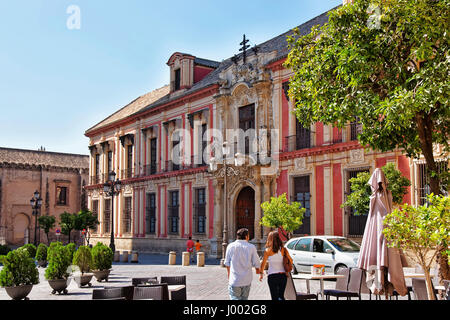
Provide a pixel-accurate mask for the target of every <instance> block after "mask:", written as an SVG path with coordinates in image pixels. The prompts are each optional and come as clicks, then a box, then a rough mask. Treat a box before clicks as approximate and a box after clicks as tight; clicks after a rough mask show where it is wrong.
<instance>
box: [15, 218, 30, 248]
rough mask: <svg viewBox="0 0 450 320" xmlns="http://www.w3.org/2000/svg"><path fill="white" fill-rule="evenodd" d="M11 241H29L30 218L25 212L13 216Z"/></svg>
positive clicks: (23, 242)
mask: <svg viewBox="0 0 450 320" xmlns="http://www.w3.org/2000/svg"><path fill="white" fill-rule="evenodd" d="M13 227H14V229H13V230H14V232H13V243H14V244H25V243H26V242H29V240H30V239H29V228H30V218H29V217H28V216H27V215H26V214H25V213H19V214H17V215H16V216H15V217H14V224H13Z"/></svg>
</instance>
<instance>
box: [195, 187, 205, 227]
mask: <svg viewBox="0 0 450 320" xmlns="http://www.w3.org/2000/svg"><path fill="white" fill-rule="evenodd" d="M194 227H195V229H194V230H195V233H205V231H206V190H205V188H200V189H195V203H194Z"/></svg>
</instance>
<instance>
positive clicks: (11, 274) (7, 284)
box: [0, 248, 39, 300]
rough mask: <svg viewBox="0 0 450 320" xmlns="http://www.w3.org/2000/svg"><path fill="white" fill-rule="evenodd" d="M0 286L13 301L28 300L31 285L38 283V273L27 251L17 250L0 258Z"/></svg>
mask: <svg viewBox="0 0 450 320" xmlns="http://www.w3.org/2000/svg"><path fill="white" fill-rule="evenodd" d="M1 260H2V264H3V268H2V270H1V271H0V286H2V287H4V288H5V290H6V293H7V294H8V295H9V296H10V297H11V298H12V299H13V300H22V299H25V300H28V298H27V296H28V294H29V293H30V292H31V289H32V288H33V285H35V284H38V283H39V271H38V269H37V267H36V264H35V263H34V260H33V259H32V258H30V255H29V253H28V251H27V250H26V249H24V248H19V249H17V250H13V251H10V252H8V254H7V255H6V256H2V257H1Z"/></svg>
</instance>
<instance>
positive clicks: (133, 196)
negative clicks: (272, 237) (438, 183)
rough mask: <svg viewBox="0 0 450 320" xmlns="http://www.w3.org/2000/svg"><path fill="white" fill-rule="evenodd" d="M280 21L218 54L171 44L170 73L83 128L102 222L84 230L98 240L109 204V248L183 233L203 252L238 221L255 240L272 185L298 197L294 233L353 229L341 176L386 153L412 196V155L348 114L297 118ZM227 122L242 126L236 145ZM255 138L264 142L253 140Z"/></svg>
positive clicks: (162, 247)
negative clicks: (347, 120) (367, 142)
mask: <svg viewBox="0 0 450 320" xmlns="http://www.w3.org/2000/svg"><path fill="white" fill-rule="evenodd" d="M326 21H327V13H323V14H322V15H319V16H317V17H315V18H313V19H312V20H310V21H308V22H306V23H304V24H302V25H300V26H299V27H298V28H299V30H300V32H301V33H302V34H307V33H308V32H309V31H310V29H311V27H313V26H315V25H321V24H323V23H325V22H326ZM291 33H292V32H291V31H289V32H286V33H284V34H282V35H279V36H277V37H275V38H273V39H271V40H268V41H266V42H264V43H262V44H260V45H257V46H255V47H252V48H243V49H242V52H241V53H239V54H238V55H235V56H234V57H232V58H229V59H226V60H224V61H222V62H216V61H211V60H207V59H202V58H198V57H195V56H192V55H190V54H186V53H180V52H176V53H174V54H172V56H171V57H170V59H169V60H168V62H167V64H168V66H169V67H170V79H171V82H170V85H167V86H164V87H162V88H160V89H157V90H155V91H152V92H150V93H148V94H146V95H143V96H141V97H139V98H137V99H136V100H134V101H132V102H131V103H130V104H128V105H126V106H125V107H123V108H122V109H120V110H119V111H117V112H116V113H114V114H113V115H111V116H110V117H108V118H106V119H105V120H103V121H102V122H100V123H98V124H97V125H95V126H94V127H92V128H90V129H88V130H87V131H86V133H85V134H86V136H87V137H89V138H90V145H89V148H90V181H89V185H88V186H86V188H85V189H86V190H87V192H88V198H89V204H88V205H89V207H90V209H91V210H92V211H94V212H96V213H98V216H99V221H100V222H101V223H100V225H99V226H98V228H97V230H96V231H95V234H94V236H93V238H92V240H93V241H94V242H95V241H103V242H105V243H109V237H110V232H111V214H113V219H114V234H115V243H116V248H118V250H139V251H147V252H161V253H168V252H169V251H172V250H174V251H178V252H180V251H184V250H185V243H186V240H187V239H188V237H189V236H192V238H193V239H194V240H196V239H199V240H200V242H201V243H202V244H203V245H204V247H203V248H205V252H206V253H207V254H208V255H209V256H212V257H220V256H221V254H222V241H223V239H224V237H225V238H226V239H227V240H228V241H232V240H234V236H235V233H236V230H237V229H238V228H240V227H247V228H248V229H249V230H250V237H251V240H250V241H251V242H252V243H254V244H255V245H256V246H257V248H258V250H262V249H263V247H264V243H265V237H266V236H267V233H268V229H267V228H264V227H262V226H261V225H260V220H261V216H262V214H263V213H262V209H261V203H262V202H264V201H268V200H270V197H272V196H278V195H280V194H282V193H286V194H287V197H288V200H290V201H294V200H295V201H298V202H301V203H302V205H303V207H305V208H306V209H307V211H306V214H305V218H304V220H303V225H302V226H301V227H300V228H299V229H298V230H296V232H295V234H296V235H303V234H312V235H321V234H327V235H339V236H350V237H358V236H361V235H362V234H363V229H364V225H365V219H366V217H365V216H354V215H353V214H352V212H351V211H350V210H347V209H343V208H341V204H342V203H343V202H344V201H345V197H346V195H347V194H348V193H349V192H350V188H349V183H348V180H349V179H350V178H351V177H353V176H355V175H356V174H357V173H358V172H360V171H364V170H367V171H370V172H373V170H374V169H375V168H377V167H381V166H383V165H385V164H386V163H388V162H393V163H395V164H396V165H397V168H398V169H399V170H400V171H401V172H402V173H403V175H405V176H406V177H408V178H409V179H410V180H411V182H412V186H411V188H409V190H408V194H407V195H406V196H405V199H404V200H405V202H409V203H418V202H419V201H420V199H421V198H423V192H422V191H423V189H424V187H425V182H424V179H423V177H424V166H423V164H421V163H420V162H414V161H413V160H411V159H409V158H407V157H405V156H404V155H403V154H402V153H401V151H399V150H394V151H392V152H388V153H380V152H376V151H373V150H365V149H364V148H363V147H362V146H361V145H360V144H359V143H358V142H357V134H358V130H359V129H360V128H359V126H358V123H357V122H355V123H351V124H349V125H348V127H347V128H345V129H343V130H338V129H337V128H333V127H332V126H327V125H323V124H321V123H316V124H315V125H313V126H311V127H310V128H304V127H302V126H301V124H300V123H299V122H298V121H297V120H296V118H295V116H294V115H293V113H292V111H293V108H294V104H293V101H292V99H290V98H289V96H288V95H287V89H288V85H289V78H290V76H291V75H292V71H291V70H288V69H286V68H284V67H283V62H284V61H285V59H286V57H287V54H288V47H287V41H286V37H287V35H289V34H291ZM245 43H246V42H245V39H244V41H243V43H242V44H243V45H245ZM230 129H242V130H243V131H244V132H251V134H246V135H245V136H244V138H243V143H238V148H235V147H236V139H235V136H234V134H235V131H233V130H230ZM180 132H181V133H180ZM255 136H256V137H257V138H256V140H254V139H253V138H254V137H255ZM202 138H203V139H202ZM241 138H242V137H241ZM224 141H226V142H227V143H228V147H231V148H229V149H231V151H230V152H229V153H228V160H227V161H226V169H225V168H224V164H223V161H220V159H221V157H220V153H221V150H222V149H221V147H218V148H217V146H222V143H223V142H224ZM239 141H241V140H239ZM249 141H250V143H249ZM254 142H255V143H254ZM255 144H257V145H258V146H265V147H264V148H259V147H257V148H256V152H255V151H254V150H255V149H253V148H252V147H253V146H254V145H255ZM214 146H215V147H216V148H214ZM178 151H179V152H178ZM236 151H239V152H236ZM236 153H237V155H236ZM174 155H175V156H174ZM176 155H178V156H176ZM202 155H205V157H202ZM255 155H256V157H255ZM262 156H265V157H266V158H265V159H264V157H262ZM267 157H270V158H269V159H270V161H265V160H267ZM175 158H176V159H175ZM230 158H231V160H230ZM178 159H179V160H180V161H178ZM218 159H219V161H218ZM225 170H226V171H225ZM110 171H114V172H116V174H117V177H118V178H119V179H120V180H121V181H122V188H121V191H120V193H119V194H118V195H117V196H115V197H114V198H113V201H114V204H113V205H114V206H113V208H114V209H113V213H111V201H112V199H111V198H110V197H109V196H107V195H106V194H104V193H103V183H104V182H105V181H106V180H107V176H108V174H107V173H108V172H110ZM225 172H226V173H227V174H225ZM224 231H225V233H224Z"/></svg>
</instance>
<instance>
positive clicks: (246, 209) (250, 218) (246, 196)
mask: <svg viewBox="0 0 450 320" xmlns="http://www.w3.org/2000/svg"><path fill="white" fill-rule="evenodd" d="M235 212H236V231H237V230H239V229H240V228H247V229H248V231H249V235H250V239H253V238H254V237H255V190H253V189H252V188H251V187H244V188H243V189H242V190H241V191H240V192H239V195H238V197H237V200H236V210H235Z"/></svg>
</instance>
